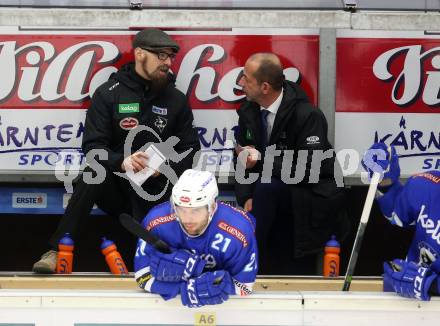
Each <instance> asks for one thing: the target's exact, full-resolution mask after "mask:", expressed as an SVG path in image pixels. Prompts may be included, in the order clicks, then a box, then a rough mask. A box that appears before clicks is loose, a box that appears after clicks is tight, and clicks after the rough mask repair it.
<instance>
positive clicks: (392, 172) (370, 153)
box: [361, 143, 400, 184]
mask: <svg viewBox="0 0 440 326" xmlns="http://www.w3.org/2000/svg"><path fill="white" fill-rule="evenodd" d="M361 163H362V166H363V168H364V169H365V170H366V171H367V172H368V175H369V177H370V179H371V178H372V177H373V173H374V172H377V173H380V174H383V178H384V179H390V180H391V183H392V184H393V183H395V182H397V181H398V180H399V176H400V166H399V156H398V155H397V153H396V149H395V148H394V146H390V147H388V146H387V145H385V144H384V143H374V144H373V145H372V146H371V147H370V148H369V149H368V150H367V151H366V152H365V154H364V157H363V158H362V162H361Z"/></svg>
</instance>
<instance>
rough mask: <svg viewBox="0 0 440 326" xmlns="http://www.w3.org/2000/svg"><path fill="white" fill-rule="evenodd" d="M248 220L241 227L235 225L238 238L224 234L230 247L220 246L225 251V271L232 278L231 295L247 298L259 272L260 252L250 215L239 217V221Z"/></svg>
mask: <svg viewBox="0 0 440 326" xmlns="http://www.w3.org/2000/svg"><path fill="white" fill-rule="evenodd" d="M239 218H240V219H243V218H245V219H247V222H248V223H242V224H241V225H239V224H235V225H233V227H234V228H235V229H236V230H237V235H238V238H239V239H238V238H237V237H234V236H233V235H231V234H229V233H227V232H223V233H221V234H222V235H223V236H224V238H225V239H224V241H223V242H224V243H225V244H226V243H228V242H229V241H230V243H229V245H228V246H219V249H221V250H224V249H226V250H224V270H225V271H227V272H228V273H229V274H230V275H231V278H232V282H233V285H234V286H233V287H232V288H231V292H230V293H229V294H236V295H240V296H246V295H249V294H251V293H252V289H253V285H254V283H255V279H256V277H257V271H258V250H257V242H256V239H255V233H254V225H253V222H252V220H251V217H250V214H249V213H247V214H244V213H243V217H241V216H237V219H239Z"/></svg>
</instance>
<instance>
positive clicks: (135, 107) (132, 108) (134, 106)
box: [119, 103, 139, 113]
mask: <svg viewBox="0 0 440 326" xmlns="http://www.w3.org/2000/svg"><path fill="white" fill-rule="evenodd" d="M137 112H139V103H127V104H119V113H137Z"/></svg>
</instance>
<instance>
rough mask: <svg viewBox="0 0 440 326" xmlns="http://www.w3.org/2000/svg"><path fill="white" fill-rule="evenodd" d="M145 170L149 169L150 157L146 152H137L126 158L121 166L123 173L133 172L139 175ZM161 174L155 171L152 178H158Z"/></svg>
mask: <svg viewBox="0 0 440 326" xmlns="http://www.w3.org/2000/svg"><path fill="white" fill-rule="evenodd" d="M145 168H148V155H147V154H146V153H145V152H136V153H134V154H132V155H130V156H128V157H126V158H125V159H124V161H123V162H122V164H121V170H122V172H127V171H133V172H134V173H137V172H139V171H142V170H143V169H145ZM159 174H160V172H159V171H155V172H154V174H153V175H152V176H153V177H157V176H158V175H159Z"/></svg>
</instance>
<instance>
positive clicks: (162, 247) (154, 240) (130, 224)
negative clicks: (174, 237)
mask: <svg viewBox="0 0 440 326" xmlns="http://www.w3.org/2000/svg"><path fill="white" fill-rule="evenodd" d="M119 221H120V222H121V224H122V226H123V227H124V228H125V229H127V231H128V232H130V233H131V234H134V235H135V236H137V237H138V238H141V239H142V240H145V241H146V242H147V243H148V244H149V245H151V246H153V247H154V248H155V249H156V250H158V251H160V252H161V253H164V254H170V253H171V249H170V247H169V246H168V244H167V243H165V242H164V241H162V240H161V239H159V238H158V237H157V236H155V235H154V234H152V233H151V232H149V231H147V230H146V229H145V228H143V227H142V225H141V224H140V223H139V222H138V221H136V220H135V219H134V218H133V217H131V216H130V215H128V214H126V213H122V214H121V215H119Z"/></svg>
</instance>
